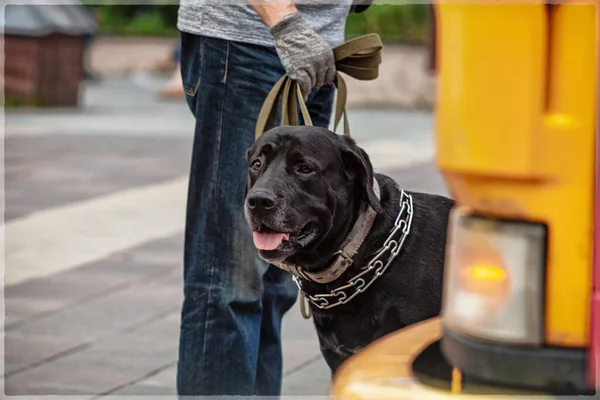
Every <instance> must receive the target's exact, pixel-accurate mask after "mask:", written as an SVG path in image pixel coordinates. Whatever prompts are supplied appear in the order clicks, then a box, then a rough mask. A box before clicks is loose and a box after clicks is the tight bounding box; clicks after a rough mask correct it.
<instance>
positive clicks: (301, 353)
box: [281, 302, 321, 374]
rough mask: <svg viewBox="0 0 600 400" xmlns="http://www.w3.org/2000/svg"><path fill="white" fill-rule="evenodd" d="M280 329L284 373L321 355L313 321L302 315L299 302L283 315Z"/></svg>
mask: <svg viewBox="0 0 600 400" xmlns="http://www.w3.org/2000/svg"><path fill="white" fill-rule="evenodd" d="M281 329H282V331H281V341H282V348H283V354H284V359H283V372H284V374H285V373H288V372H290V371H293V370H295V369H296V368H298V367H299V366H301V365H303V364H305V363H306V362H308V361H310V360H312V359H313V358H314V357H319V356H320V355H321V351H320V350H319V343H318V339H317V332H316V331H315V327H314V324H313V321H312V319H310V320H306V319H304V318H303V317H302V315H301V314H300V303H299V302H296V304H294V306H293V307H292V309H291V310H290V311H288V313H287V314H286V315H285V317H284V319H283V324H282V328H281Z"/></svg>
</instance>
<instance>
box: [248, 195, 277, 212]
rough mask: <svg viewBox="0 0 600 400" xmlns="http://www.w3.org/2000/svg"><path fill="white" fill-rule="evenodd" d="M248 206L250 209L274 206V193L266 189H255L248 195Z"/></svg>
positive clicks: (264, 208) (266, 208) (264, 209)
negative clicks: (255, 190)
mask: <svg viewBox="0 0 600 400" xmlns="http://www.w3.org/2000/svg"><path fill="white" fill-rule="evenodd" d="M247 202H248V208H250V209H251V210H252V211H268V210H270V209H272V208H274V207H275V194H274V193H271V192H268V191H264V190H261V191H257V192H254V193H252V194H250V195H249V196H248V200H247Z"/></svg>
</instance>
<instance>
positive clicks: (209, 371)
mask: <svg viewBox="0 0 600 400" xmlns="http://www.w3.org/2000/svg"><path fill="white" fill-rule="evenodd" d="M181 70H182V79H183V86H184V89H185V93H186V99H187V102H188V105H189V107H190V109H191V111H192V112H193V113H194V116H195V118H196V128H195V133H194V145H193V150H192V163H191V170H190V180H189V189H188V204H187V216H186V229H185V255H184V294H185V299H184V302H183V309H182V319H181V332H180V344H179V363H178V370H177V391H178V393H179V395H192V396H193V395H204V396H208V395H234V394H235V395H261V396H277V395H279V394H280V393H281V380H282V350H281V320H282V317H283V315H284V314H285V313H286V312H287V311H288V310H289V309H290V308H291V307H292V305H293V304H294V303H295V301H296V298H297V295H298V290H297V288H296V286H295V284H294V283H293V281H292V279H291V275H289V274H288V273H287V272H284V271H282V270H280V269H279V268H277V267H275V266H272V265H269V264H267V263H266V262H264V261H262V260H261V259H260V258H258V256H257V252H256V249H255V248H254V245H253V243H252V234H251V232H250V230H249V228H248V226H247V225H246V223H245V221H244V216H243V202H244V187H245V184H246V176H247V168H248V166H247V161H246V151H247V149H248V148H250V146H251V145H252V143H253V141H254V126H255V124H256V119H257V116H258V113H259V110H260V107H261V105H262V103H263V101H264V99H265V97H266V96H267V93H268V92H269V90H270V89H271V87H272V86H273V85H274V84H275V82H276V81H277V80H278V79H279V78H280V77H281V76H282V75H283V74H284V70H283V67H282V66H281V63H280V61H279V59H278V57H277V54H276V52H275V49H273V48H268V47H262V46H256V45H251V44H244V43H237V42H231V41H226V40H220V39H215V38H208V37H199V36H195V35H190V34H187V33H182V34H181ZM333 93H334V89H333V87H332V86H327V87H323V88H321V89H320V90H314V91H313V92H312V93H311V95H310V97H309V104H308V105H309V110H310V114H311V116H312V119H313V123H314V124H315V125H319V126H325V127H327V126H328V124H329V119H330V115H331V108H332V102H333Z"/></svg>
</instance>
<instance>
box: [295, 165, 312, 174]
mask: <svg viewBox="0 0 600 400" xmlns="http://www.w3.org/2000/svg"><path fill="white" fill-rule="evenodd" d="M298 172H300V173H302V174H310V173H311V172H312V169H311V168H310V167H309V166H308V165H306V164H302V165H301V166H300V167H299V168H298Z"/></svg>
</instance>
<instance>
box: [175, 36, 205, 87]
mask: <svg viewBox="0 0 600 400" xmlns="http://www.w3.org/2000/svg"><path fill="white" fill-rule="evenodd" d="M196 51H197V52H198V53H197V55H198V57H199V58H200V65H199V66H198V68H200V71H202V37H199V39H198V48H197V49H196ZM179 68H181V65H180V67H179ZM201 79H202V73H199V74H198V79H197V80H196V84H195V85H194V88H193V89H191V90H189V89H187V88H186V87H185V85H183V91H184V92H185V94H187V95H188V96H190V97H195V96H196V94H197V93H198V88H199V87H200V80H201Z"/></svg>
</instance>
